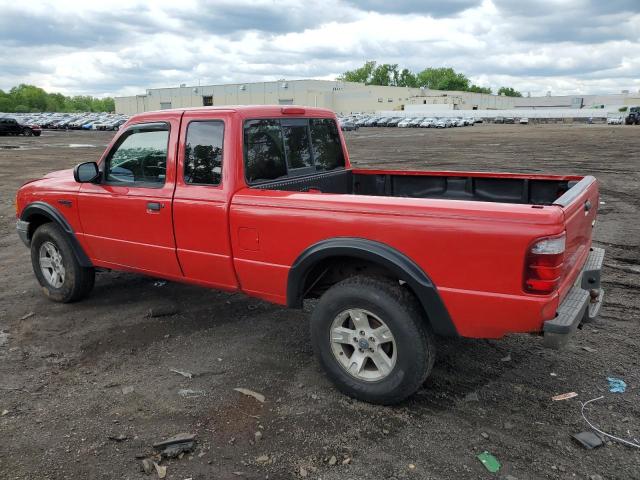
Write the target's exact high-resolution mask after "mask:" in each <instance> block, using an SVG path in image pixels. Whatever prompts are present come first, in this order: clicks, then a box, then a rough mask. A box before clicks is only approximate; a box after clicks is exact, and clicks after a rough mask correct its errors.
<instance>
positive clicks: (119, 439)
mask: <svg viewBox="0 0 640 480" xmlns="http://www.w3.org/2000/svg"><path fill="white" fill-rule="evenodd" d="M107 438H108V439H109V440H113V441H114V442H124V441H125V440H126V439H127V438H129V437H127V436H126V435H123V434H122V433H121V434H120V435H109V436H108V437H107Z"/></svg>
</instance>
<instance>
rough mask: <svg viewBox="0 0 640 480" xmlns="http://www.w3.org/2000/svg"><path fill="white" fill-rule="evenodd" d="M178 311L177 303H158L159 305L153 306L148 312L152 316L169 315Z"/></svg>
mask: <svg viewBox="0 0 640 480" xmlns="http://www.w3.org/2000/svg"><path fill="white" fill-rule="evenodd" d="M176 313H178V307H176V306H175V305H158V306H157V307H151V308H150V309H149V312H148V314H149V316H150V317H151V318H157V317H169V316H171V315H175V314H176Z"/></svg>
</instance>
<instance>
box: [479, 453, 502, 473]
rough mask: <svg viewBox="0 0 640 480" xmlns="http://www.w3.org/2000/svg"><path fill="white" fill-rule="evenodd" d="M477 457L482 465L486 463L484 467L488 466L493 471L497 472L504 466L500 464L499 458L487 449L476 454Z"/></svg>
mask: <svg viewBox="0 0 640 480" xmlns="http://www.w3.org/2000/svg"><path fill="white" fill-rule="evenodd" d="M476 458H477V459H478V460H480V461H481V462H482V465H484V468H486V469H487V470H488V471H489V472H491V473H496V472H497V471H498V470H500V467H501V466H502V465H500V462H499V461H498V459H497V458H496V457H494V456H493V455H491V454H490V453H489V452H487V451H484V452H482V453H480V454H478V455H476Z"/></svg>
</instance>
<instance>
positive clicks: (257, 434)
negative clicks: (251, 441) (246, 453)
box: [253, 432, 262, 442]
mask: <svg viewBox="0 0 640 480" xmlns="http://www.w3.org/2000/svg"><path fill="white" fill-rule="evenodd" d="M253 437H254V438H255V440H256V442H259V441H260V440H262V432H256V433H254V434H253Z"/></svg>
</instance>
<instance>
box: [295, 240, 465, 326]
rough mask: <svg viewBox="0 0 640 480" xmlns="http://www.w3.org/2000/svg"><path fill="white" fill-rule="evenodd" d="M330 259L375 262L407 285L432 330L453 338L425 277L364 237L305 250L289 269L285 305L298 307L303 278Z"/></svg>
mask: <svg viewBox="0 0 640 480" xmlns="http://www.w3.org/2000/svg"><path fill="white" fill-rule="evenodd" d="M331 257H352V258H358V259H362V260H368V261H371V262H373V263H377V264H379V265H381V266H383V267H385V268H387V269H388V270H389V271H391V272H393V273H394V275H396V276H397V278H398V279H400V280H402V281H404V282H406V283H407V284H408V285H409V287H411V289H412V290H413V292H414V293H415V294H416V296H417V297H418V300H419V301H420V303H421V304H422V307H423V308H424V310H425V312H426V313H427V316H428V318H429V322H430V323H431V327H432V328H433V331H434V332H435V333H436V334H438V335H442V336H447V337H456V336H458V331H457V330H456V327H455V325H454V324H453V321H452V320H451V317H450V316H449V312H448V311H447V308H446V306H445V305H444V302H443V301H442V298H441V297H440V294H439V293H438V290H437V288H436V286H435V284H434V283H433V282H432V281H431V279H430V278H429V277H428V276H427V274H426V273H425V272H424V271H423V270H422V269H421V268H420V267H419V266H418V265H417V264H416V263H415V262H414V261H413V260H411V259H410V258H409V257H407V256H406V255H405V254H403V253H402V252H399V251H398V250H396V249H395V248H393V247H390V246H389V245H386V244H384V243H380V242H375V241H372V240H367V239H364V238H351V237H340V238H332V239H328V240H322V241H320V242H318V243H316V244H314V245H311V246H310V247H308V248H307V249H306V250H305V251H304V252H302V253H301V254H300V256H299V257H298V258H297V259H296V261H295V262H294V263H293V265H292V266H291V269H290V270H289V276H288V279H287V306H288V307H290V308H300V307H301V306H302V300H303V296H304V293H305V292H304V291H303V289H304V284H305V279H306V277H307V275H308V274H309V272H310V271H311V269H312V268H313V267H314V266H315V265H317V264H318V262H320V261H322V260H324V259H327V258H331Z"/></svg>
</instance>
